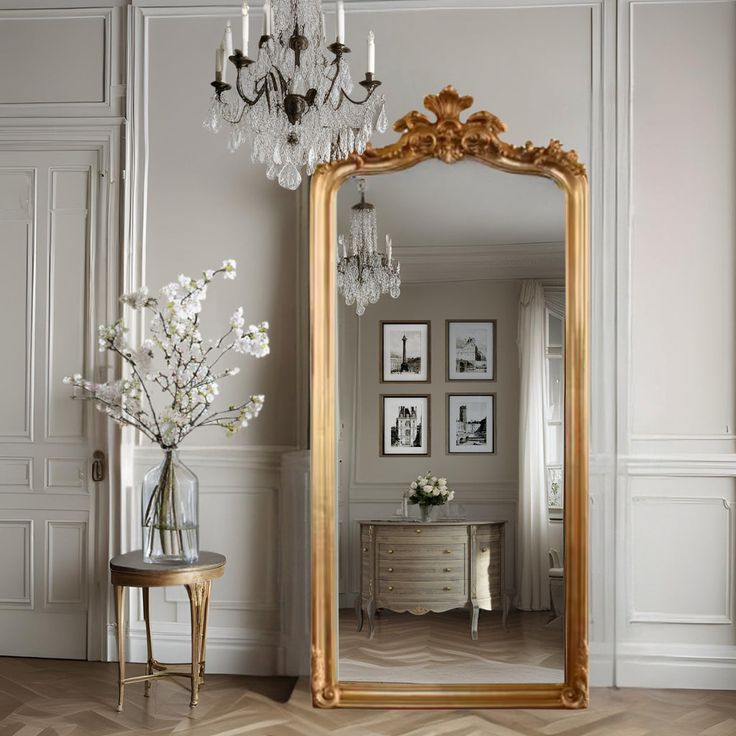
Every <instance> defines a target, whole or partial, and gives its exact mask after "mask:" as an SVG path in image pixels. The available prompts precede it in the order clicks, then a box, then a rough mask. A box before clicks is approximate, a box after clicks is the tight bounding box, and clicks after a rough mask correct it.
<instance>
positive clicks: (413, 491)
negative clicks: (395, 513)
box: [409, 472, 455, 506]
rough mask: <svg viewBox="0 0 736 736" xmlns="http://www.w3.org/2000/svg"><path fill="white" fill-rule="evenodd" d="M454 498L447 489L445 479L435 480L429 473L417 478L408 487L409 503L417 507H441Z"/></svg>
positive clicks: (451, 492) (452, 493)
mask: <svg viewBox="0 0 736 736" xmlns="http://www.w3.org/2000/svg"><path fill="white" fill-rule="evenodd" d="M453 498H455V491H451V490H450V489H449V488H448V487H447V478H437V477H436V476H434V475H432V473H431V472H429V473H427V474H426V475H420V476H417V479H416V480H413V481H412V482H411V485H410V486H409V503H413V504H419V506H442V505H443V504H446V503H447V502H448V501H452V499H453Z"/></svg>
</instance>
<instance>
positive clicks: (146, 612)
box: [143, 588, 153, 698]
mask: <svg viewBox="0 0 736 736" xmlns="http://www.w3.org/2000/svg"><path fill="white" fill-rule="evenodd" d="M149 592H150V588H143V620H144V621H145V622H146V651H147V652H148V660H147V661H146V674H147V675H152V674H153V642H152V640H151V614H150V610H151V608H150V604H149V599H148V594H149ZM151 684H152V683H151V680H146V684H145V689H144V691H143V695H144V697H146V698H150V697H151Z"/></svg>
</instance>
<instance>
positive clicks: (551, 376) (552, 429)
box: [544, 309, 565, 518]
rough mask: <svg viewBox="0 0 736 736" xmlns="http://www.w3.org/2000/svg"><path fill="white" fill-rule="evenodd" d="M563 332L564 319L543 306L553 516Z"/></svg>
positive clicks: (558, 486) (554, 512)
mask: <svg viewBox="0 0 736 736" xmlns="http://www.w3.org/2000/svg"><path fill="white" fill-rule="evenodd" d="M564 332H565V321H564V319H562V318H561V317H560V316H559V315H557V314H555V313H554V312H552V311H551V310H549V309H547V329H546V330H545V341H544V354H545V383H546V386H545V388H546V402H545V423H546V433H545V447H544V463H545V467H546V472H547V507H548V509H549V513H550V516H551V517H553V518H554V517H561V516H562V508H563V503H564V494H563V488H564V483H563V473H562V467H563V462H564V446H565V427H564V421H563V420H564V416H565V412H564V398H565V389H564V382H563V375H564V372H563V370H564V356H563V345H564V339H563V338H564Z"/></svg>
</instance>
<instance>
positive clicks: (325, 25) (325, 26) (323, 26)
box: [320, 11, 327, 41]
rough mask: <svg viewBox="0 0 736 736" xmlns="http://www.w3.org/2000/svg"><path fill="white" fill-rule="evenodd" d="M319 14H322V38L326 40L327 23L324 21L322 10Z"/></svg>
mask: <svg viewBox="0 0 736 736" xmlns="http://www.w3.org/2000/svg"><path fill="white" fill-rule="evenodd" d="M320 15H321V16H322V40H323V41H326V40H327V23H326V22H325V14H324V11H323V12H322V13H320Z"/></svg>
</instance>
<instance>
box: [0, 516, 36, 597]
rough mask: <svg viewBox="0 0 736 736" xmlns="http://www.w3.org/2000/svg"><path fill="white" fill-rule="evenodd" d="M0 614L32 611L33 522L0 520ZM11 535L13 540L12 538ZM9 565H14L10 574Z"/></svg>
mask: <svg viewBox="0 0 736 736" xmlns="http://www.w3.org/2000/svg"><path fill="white" fill-rule="evenodd" d="M0 531H1V532H2V533H1V534H0V546H1V547H2V555H1V556H0V558H1V559H2V560H3V572H2V574H1V575H0V610H3V609H17V608H28V609H32V608H33V585H32V581H33V521H32V520H31V519H0ZM13 532H15V539H13V538H12V535H13ZM12 563H16V565H17V567H16V574H13V570H12Z"/></svg>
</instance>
